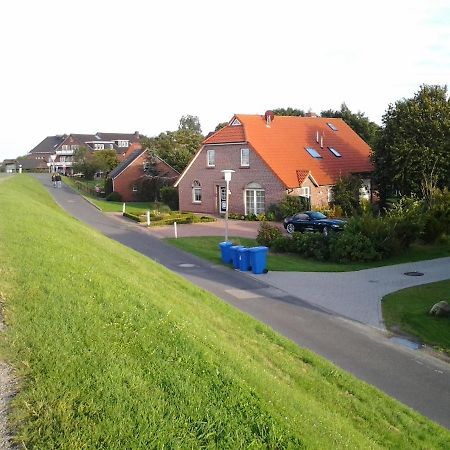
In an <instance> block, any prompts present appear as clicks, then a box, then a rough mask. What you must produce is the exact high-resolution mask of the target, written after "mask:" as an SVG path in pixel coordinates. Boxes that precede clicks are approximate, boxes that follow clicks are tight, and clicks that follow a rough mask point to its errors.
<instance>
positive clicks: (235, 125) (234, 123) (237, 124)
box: [231, 118, 241, 127]
mask: <svg viewBox="0 0 450 450" xmlns="http://www.w3.org/2000/svg"><path fill="white" fill-rule="evenodd" d="M239 125H241V122H239V120H238V119H237V118H235V119H234V120H233V122H231V126H232V127H237V126H239Z"/></svg>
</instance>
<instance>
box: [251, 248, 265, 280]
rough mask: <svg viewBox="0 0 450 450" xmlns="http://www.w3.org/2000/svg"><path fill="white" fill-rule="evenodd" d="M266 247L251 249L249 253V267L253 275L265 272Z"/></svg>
mask: <svg viewBox="0 0 450 450" xmlns="http://www.w3.org/2000/svg"><path fill="white" fill-rule="evenodd" d="M268 251H269V248H268V247H263V246H261V247H251V248H250V249H249V252H250V265H251V267H252V272H253V273H254V274H261V273H266V272H267V253H268Z"/></svg>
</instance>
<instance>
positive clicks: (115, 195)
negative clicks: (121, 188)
mask: <svg viewBox="0 0 450 450" xmlns="http://www.w3.org/2000/svg"><path fill="white" fill-rule="evenodd" d="M106 200H108V202H121V201H122V196H121V195H120V194H119V193H118V192H116V191H113V192H111V194H109V195H108V196H106Z"/></svg>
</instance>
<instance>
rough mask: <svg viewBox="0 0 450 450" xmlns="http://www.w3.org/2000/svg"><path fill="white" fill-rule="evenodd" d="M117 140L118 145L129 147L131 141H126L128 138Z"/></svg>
mask: <svg viewBox="0 0 450 450" xmlns="http://www.w3.org/2000/svg"><path fill="white" fill-rule="evenodd" d="M116 142H117V146H118V147H128V146H129V141H126V140H119V141H116Z"/></svg>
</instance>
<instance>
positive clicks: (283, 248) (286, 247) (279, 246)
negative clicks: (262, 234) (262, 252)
mask: <svg viewBox="0 0 450 450" xmlns="http://www.w3.org/2000/svg"><path fill="white" fill-rule="evenodd" d="M292 243H293V239H292V238H291V237H289V236H279V237H277V238H275V239H274V240H273V241H272V246H271V247H270V249H271V250H273V251H274V252H277V253H288V252H289V253H293V252H294V251H293V245H292Z"/></svg>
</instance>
